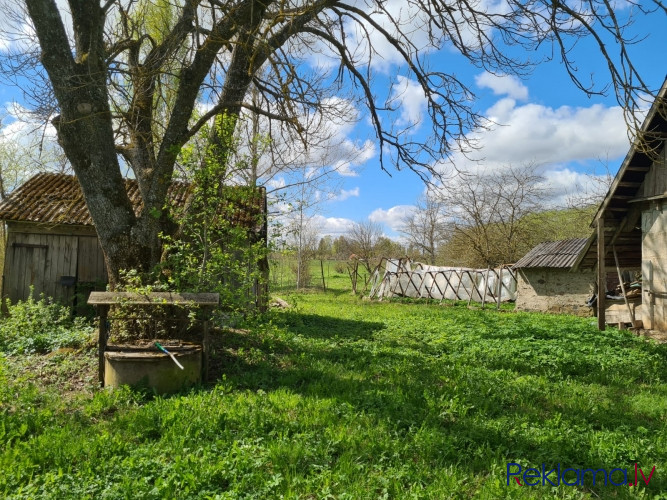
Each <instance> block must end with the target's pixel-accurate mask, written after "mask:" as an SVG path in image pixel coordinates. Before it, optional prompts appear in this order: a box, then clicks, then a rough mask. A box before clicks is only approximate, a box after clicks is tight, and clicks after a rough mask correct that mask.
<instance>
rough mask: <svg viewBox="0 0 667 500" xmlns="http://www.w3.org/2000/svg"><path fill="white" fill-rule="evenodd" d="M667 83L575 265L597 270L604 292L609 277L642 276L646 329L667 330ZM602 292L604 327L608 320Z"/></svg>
mask: <svg viewBox="0 0 667 500" xmlns="http://www.w3.org/2000/svg"><path fill="white" fill-rule="evenodd" d="M666 140H667V80H666V81H665V83H663V86H662V88H661V90H660V92H659V93H658V96H657V98H656V99H655V101H654V102H653V105H652V106H651V109H650V110H649V112H648V114H647V115H646V118H645V119H644V122H643V124H642V126H641V129H640V130H639V131H638V133H637V137H636V138H635V140H634V142H633V144H632V146H631V147H630V150H629V152H628V154H627V156H626V157H625V159H624V161H623V163H622V165H621V167H620V169H619V170H618V173H617V174H616V177H615V178H614V181H613V182H612V185H611V187H610V188H609V191H608V192H607V195H606V196H605V198H604V200H603V201H602V203H601V204H600V207H599V208H598V211H597V213H596V215H595V218H594V220H593V223H592V227H593V228H594V230H595V233H594V235H593V236H592V237H591V238H590V240H589V241H588V243H587V245H586V247H585V248H584V249H583V250H582V252H581V254H580V255H579V257H578V258H577V261H576V262H575V268H576V269H597V281H598V287H599V289H601V290H602V289H605V288H607V273H608V272H610V271H613V272H616V273H617V272H618V271H619V270H621V271H622V270H629V271H635V272H639V271H641V276H642V295H641V302H642V304H641V305H642V307H641V309H642V317H641V319H642V321H643V325H644V327H645V328H650V329H655V330H661V331H667V151H666V148H665V141H666ZM604 295H605V294H599V300H598V326H599V328H600V329H601V330H603V329H604V327H605V323H606V322H607V321H606V315H605V312H606V311H605V310H606V301H605V297H604Z"/></svg>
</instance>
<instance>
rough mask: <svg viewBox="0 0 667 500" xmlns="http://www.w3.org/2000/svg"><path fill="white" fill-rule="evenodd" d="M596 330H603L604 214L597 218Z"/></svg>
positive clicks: (604, 293)
mask: <svg viewBox="0 0 667 500" xmlns="http://www.w3.org/2000/svg"><path fill="white" fill-rule="evenodd" d="M597 229H598V330H600V331H601V332H603V331H604V329H605V327H606V324H605V323H606V322H605V298H606V297H605V295H606V292H607V272H606V269H605V253H606V252H605V241H604V216H601V217H600V218H599V219H598V228H597Z"/></svg>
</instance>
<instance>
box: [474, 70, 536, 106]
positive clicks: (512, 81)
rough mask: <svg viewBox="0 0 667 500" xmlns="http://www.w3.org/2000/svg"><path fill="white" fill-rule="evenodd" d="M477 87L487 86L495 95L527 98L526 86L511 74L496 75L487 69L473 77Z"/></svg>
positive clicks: (520, 98) (519, 98)
mask: <svg viewBox="0 0 667 500" xmlns="http://www.w3.org/2000/svg"><path fill="white" fill-rule="evenodd" d="M475 83H477V86H478V87H481V88H489V89H491V90H492V91H493V93H494V94H495V95H506V96H508V97H511V98H512V99H517V100H525V99H528V87H526V86H525V85H524V84H523V83H521V80H519V79H518V78H517V77H516V76H513V75H502V76H497V75H494V74H492V73H489V72H488V71H485V72H484V73H481V74H479V75H477V76H476V77H475Z"/></svg>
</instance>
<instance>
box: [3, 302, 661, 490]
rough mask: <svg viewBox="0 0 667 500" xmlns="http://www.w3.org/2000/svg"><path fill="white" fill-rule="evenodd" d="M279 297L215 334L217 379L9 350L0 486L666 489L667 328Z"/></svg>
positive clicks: (85, 356)
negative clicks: (182, 390)
mask: <svg viewBox="0 0 667 500" xmlns="http://www.w3.org/2000/svg"><path fill="white" fill-rule="evenodd" d="M285 298H287V299H288V301H289V302H291V303H293V304H296V307H295V308H292V309H288V310H281V311H275V312H273V313H272V315H271V321H270V322H269V323H268V324H263V325H262V326H252V327H249V328H248V329H246V330H241V329H237V330H233V331H227V332H224V333H222V334H221V335H220V336H219V338H218V342H217V352H216V355H217V360H216V366H218V367H219V370H220V371H221V373H222V374H221V375H220V376H219V377H217V378H218V380H217V382H213V383H212V384H211V385H209V386H207V387H202V388H200V389H196V390H193V391H191V392H189V393H186V394H182V395H178V396H172V397H166V398H161V397H153V396H152V395H150V394H146V393H139V392H133V391H130V390H116V391H106V390H98V389H96V388H95V371H94V370H95V362H96V359H95V352H94V351H93V350H89V351H84V352H82V353H70V352H61V353H59V354H55V355H51V356H50V357H45V356H32V357H30V356H27V357H26V356H12V357H6V358H4V359H3V360H2V361H1V365H2V372H1V374H0V404H1V406H0V440H1V442H2V448H1V451H0V453H1V455H0V470H1V471H2V474H0V495H2V496H4V497H7V498H24V497H27V498H35V497H51V498H74V497H76V498H113V499H116V498H160V499H162V498H277V497H284V498H354V499H357V498H401V499H402V498H434V499H435V498H473V497H474V498H544V497H546V496H549V497H555V498H667V496H661V495H664V494H663V493H662V492H663V491H667V345H657V344H653V343H649V342H647V341H644V340H641V339H638V338H635V337H634V336H633V335H632V334H631V333H627V332H619V331H617V330H610V331H607V332H604V333H600V332H598V331H597V330H596V329H595V326H594V324H593V322H592V321H591V319H578V318H572V317H565V316H545V315H538V314H517V313H512V312H506V311H501V312H496V311H495V310H486V311H480V310H468V309H467V308H466V307H463V306H448V307H443V306H438V305H421V304H390V303H370V302H366V301H361V300H359V299H357V298H355V297H352V296H350V295H349V294H348V293H343V292H341V291H329V292H327V293H326V294H324V293H317V294H303V295H293V296H290V297H285ZM508 462H513V463H516V464H520V465H521V466H522V467H523V468H524V470H525V468H527V467H535V468H538V469H540V471H541V470H542V464H545V467H546V470H547V471H548V470H550V469H553V468H554V467H557V465H558V464H560V466H561V470H564V469H565V468H568V467H570V468H576V469H584V468H593V469H606V470H607V471H611V470H612V469H614V468H622V469H627V473H628V481H630V482H634V474H635V463H637V464H638V467H639V468H641V469H642V471H643V472H644V473H645V476H646V479H647V480H648V479H649V473H650V471H651V469H652V467H653V466H656V468H655V471H654V473H653V475H652V477H651V478H650V481H649V485H648V486H646V485H645V482H644V481H643V480H642V478H641V475H640V476H639V486H637V487H628V486H627V485H623V486H614V485H613V484H611V483H608V484H607V486H604V485H603V484H602V483H603V477H602V474H601V473H600V474H598V475H597V484H596V485H595V486H593V484H592V474H591V473H590V472H589V473H586V474H585V476H584V485H583V486H567V485H564V484H562V483H561V484H560V486H551V485H549V483H548V482H546V484H545V485H544V486H542V480H541V479H540V481H539V482H540V485H539V486H533V487H531V486H527V485H526V484H525V480H524V478H523V476H516V477H518V478H519V479H520V482H521V483H522V485H519V484H517V482H516V481H515V480H514V478H512V479H511V480H510V484H509V485H507V483H506V469H507V465H506V464H507V463H508ZM515 469H516V468H514V469H512V470H513V471H514V470H515ZM572 474H574V473H573V472H570V473H569V475H566V480H567V481H569V482H574V481H575V479H573V478H574V476H573V475H572ZM554 476H555V473H552V474H551V476H549V479H550V480H551V481H554V482H555V481H556V479H555V477H554ZM568 478H569V479H568ZM612 478H613V481H614V482H617V483H620V482H622V481H623V474H622V471H616V472H615V473H614V474H613V476H612ZM529 480H530V479H529ZM533 481H534V480H533Z"/></svg>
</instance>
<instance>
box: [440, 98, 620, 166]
mask: <svg viewBox="0 0 667 500" xmlns="http://www.w3.org/2000/svg"><path fill="white" fill-rule="evenodd" d="M487 117H488V118H489V119H490V120H493V121H494V122H495V123H496V124H497V125H493V126H492V127H491V128H490V129H488V130H483V129H478V130H476V131H475V132H474V133H472V134H470V137H471V139H472V141H473V142H474V144H475V145H476V147H477V149H475V150H474V151H472V152H470V153H468V154H467V155H463V154H455V155H454V156H453V157H452V159H451V161H450V162H447V163H444V162H443V164H442V165H441V166H440V167H439V169H440V170H441V171H442V172H448V171H450V170H451V169H452V168H455V169H456V170H459V171H472V172H484V171H494V170H497V169H501V168H504V167H507V166H508V165H514V166H520V165H526V164H535V165H541V166H543V167H544V168H545V169H549V168H552V169H553V168H554V166H562V165H565V164H570V163H580V164H585V163H588V162H590V161H592V160H593V161H594V160H599V161H604V160H605V159H611V160H614V159H616V158H621V157H622V156H623V155H624V154H625V153H626V152H627V150H628V147H629V142H628V136H627V126H626V122H625V120H624V118H623V110H622V108H620V107H619V106H613V107H605V106H603V105H600V104H594V105H592V106H590V107H586V108H584V107H570V106H562V107H559V108H552V107H549V106H544V105H541V104H533V103H528V104H524V105H517V102H516V101H515V100H514V99H510V98H503V99H500V100H499V101H498V102H496V103H495V104H494V105H493V106H492V107H491V108H489V109H488V110H487ZM550 166H551V167H550Z"/></svg>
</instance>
